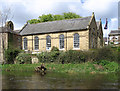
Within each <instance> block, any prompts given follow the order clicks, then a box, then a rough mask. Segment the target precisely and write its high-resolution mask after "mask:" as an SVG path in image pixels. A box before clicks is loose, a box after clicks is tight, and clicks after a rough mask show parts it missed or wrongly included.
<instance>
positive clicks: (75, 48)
mask: <svg viewBox="0 0 120 91" xmlns="http://www.w3.org/2000/svg"><path fill="white" fill-rule="evenodd" d="M76 34H78V33H75V34H74V35H73V49H74V50H79V49H80V35H79V34H78V36H79V40H78V41H79V42H78V43H79V47H78V48H77V47H75V35H76Z"/></svg>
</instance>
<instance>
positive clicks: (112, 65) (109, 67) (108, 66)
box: [105, 62, 119, 72]
mask: <svg viewBox="0 0 120 91" xmlns="http://www.w3.org/2000/svg"><path fill="white" fill-rule="evenodd" d="M105 69H106V70H107V71H110V72H116V71H118V70H119V68H118V64H117V63H116V62H110V63H109V64H106V65H105Z"/></svg>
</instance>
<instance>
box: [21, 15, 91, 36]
mask: <svg viewBox="0 0 120 91" xmlns="http://www.w3.org/2000/svg"><path fill="white" fill-rule="evenodd" d="M90 21H91V16H89V17H84V18H77V19H69V20H59V21H51V22H44V23H38V24H28V25H26V26H25V27H24V28H23V29H22V30H21V32H20V34H21V35H33V34H41V33H53V32H65V31H72V30H83V29H87V26H88V25H89V23H90Z"/></svg>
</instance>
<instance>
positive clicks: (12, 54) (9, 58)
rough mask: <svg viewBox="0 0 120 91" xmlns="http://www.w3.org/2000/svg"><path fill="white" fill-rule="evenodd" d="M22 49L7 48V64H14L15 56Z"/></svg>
mask: <svg viewBox="0 0 120 91" xmlns="http://www.w3.org/2000/svg"><path fill="white" fill-rule="evenodd" d="M20 52H21V50H19V49H6V50H5V60H6V62H7V64H13V63H14V60H15V57H16V56H17V55H18V53H20Z"/></svg>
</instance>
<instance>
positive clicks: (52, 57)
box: [37, 47, 61, 62]
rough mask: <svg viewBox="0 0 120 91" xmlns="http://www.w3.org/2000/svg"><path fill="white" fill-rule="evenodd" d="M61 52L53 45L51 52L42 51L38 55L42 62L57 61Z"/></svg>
mask: <svg viewBox="0 0 120 91" xmlns="http://www.w3.org/2000/svg"><path fill="white" fill-rule="evenodd" d="M60 53H61V52H60V51H59V49H58V48H57V47H53V48H52V50H51V52H42V53H40V54H39V55H38V56H37V57H38V59H39V61H40V62H55V61H56V59H57V57H58V56H59V55H60Z"/></svg>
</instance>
